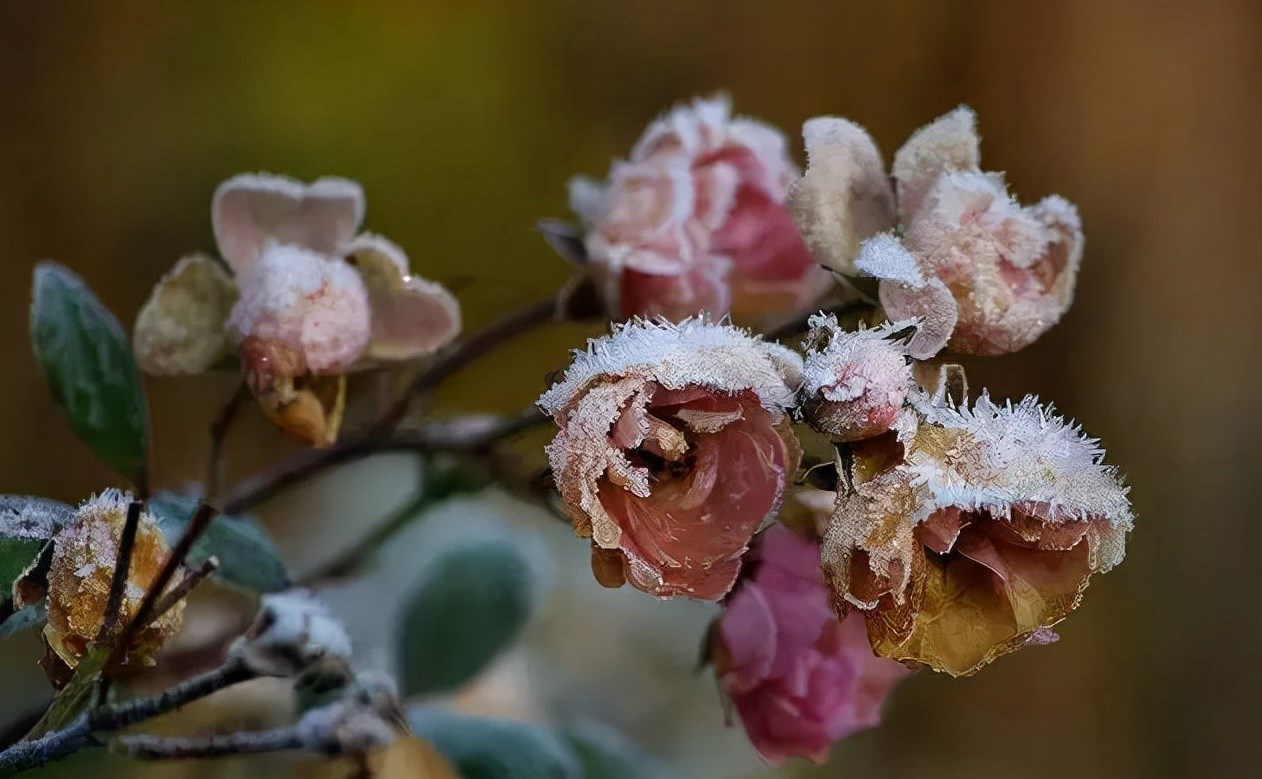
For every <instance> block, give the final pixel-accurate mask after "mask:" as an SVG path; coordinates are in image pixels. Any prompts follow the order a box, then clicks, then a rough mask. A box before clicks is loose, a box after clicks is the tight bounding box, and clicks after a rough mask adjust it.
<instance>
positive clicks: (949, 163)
mask: <svg viewBox="0 0 1262 779" xmlns="http://www.w3.org/2000/svg"><path fill="white" fill-rule="evenodd" d="M980 164H981V139H980V138H979V137H978V135H977V115H976V114H975V113H973V109H971V108H969V107H968V106H963V105H962V106H960V107H958V108H956V109H955V110H953V111H951V112H949V113H947V114H944V115H942V116H940V117H938V118H937V119H935V120H934V121H932V122H930V123H929V124H927V125H925V126H924V127H921V128H920V129H919V130H917V131H916V132H914V133H912V135H911V137H910V138H908V139H907V142H906V143H905V144H903V146H902V148H900V149H899V150H898V152H897V153H896V154H895V155H894V165H893V167H892V169H891V172H892V173H893V176H894V181H895V182H896V183H897V188H898V213H899V217H900V220H901V221H902V222H904V223H907V222H910V221H912V220H913V219H914V218H915V216H916V213H917V212H918V211H919V210H920V205H921V203H922V202H923V201H924V198H925V196H926V195H927V194H928V192H929V189H930V188H931V187H932V186H933V185H934V183H935V182H936V181H937V179H938V176H939V175H941V174H942V173H944V172H947V171H953V170H972V169H975V168H977V167H978V166H979V165H980Z"/></svg>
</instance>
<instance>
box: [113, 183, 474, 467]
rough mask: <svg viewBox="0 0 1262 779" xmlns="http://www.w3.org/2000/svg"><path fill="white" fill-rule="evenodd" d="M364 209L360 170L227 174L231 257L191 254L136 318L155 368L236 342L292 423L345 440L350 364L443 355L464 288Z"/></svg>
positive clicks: (281, 415)
mask: <svg viewBox="0 0 1262 779" xmlns="http://www.w3.org/2000/svg"><path fill="white" fill-rule="evenodd" d="M363 218H364V192H363V189H362V188H361V187H360V186H359V184H357V183H355V182H353V181H348V180H346V179H340V178H322V179H318V180H317V181H315V182H313V183H311V184H303V183H302V182H299V181H294V180H293V179H289V178H286V177H283V176H271V175H266V174H257V175H256V174H247V175H241V176H234V177H233V178H230V179H228V180H227V181H225V182H223V183H222V184H220V185H219V188H218V189H217V190H216V191H215V197H214V202H213V205H212V208H211V222H212V225H213V227H214V232H215V240H216V242H217V243H218V245H219V252H220V254H221V255H222V257H223V263H219V262H217V261H216V260H215V259H213V258H211V257H208V256H206V255H203V254H197V255H192V256H189V257H185V258H184V259H182V260H180V262H179V263H177V264H176V266H175V268H173V269H172V270H171V271H170V272H169V273H167V275H166V276H164V277H163V278H162V280H161V281H160V282H159V283H158V285H157V286H156V287H155V288H154V291H153V295H152V296H151V297H150V299H149V301H148V302H147V303H146V304H145V306H144V308H143V309H142V310H141V312H140V315H139V317H138V318H137V321H136V332H135V338H134V346H135V353H136V357H137V361H138V362H139V363H140V366H141V368H142V369H143V370H145V372H147V373H151V374H155V375H166V376H170V375H190V374H197V373H202V372H204V371H207V370H211V369H213V368H215V367H217V366H219V365H221V364H223V363H225V362H228V361H230V360H231V357H232V355H233V353H234V352H235V355H236V357H237V359H238V361H239V362H240V364H241V367H242V371H243V373H244V374H245V379H246V383H247V384H248V386H249V387H250V389H251V391H252V392H253V393H254V395H255V396H256V397H257V398H258V400H259V404H260V407H261V408H262V409H263V411H264V413H265V414H267V416H268V417H269V418H270V419H271V420H272V421H273V422H274V423H275V424H276V425H277V426H278V427H280V428H281V429H283V430H285V431H286V432H289V433H291V434H294V435H296V436H298V437H301V438H304V439H306V440H308V441H310V442H312V443H315V444H329V443H332V441H333V440H334V439H335V438H336V437H337V431H338V426H339V424H340V420H341V410H342V405H343V399H344V390H345V381H344V379H343V378H342V377H343V376H344V374H346V373H348V372H350V371H353V370H357V369H359V368H362V367H366V366H370V365H376V364H380V363H381V362H385V361H390V360H410V359H415V358H418V357H422V356H425V355H428V354H431V353H433V352H434V351H435V350H437V349H439V348H441V347H442V346H444V345H446V344H447V343H449V342H451V340H452V339H454V338H455V337H456V335H457V334H458V333H459V332H460V306H459V304H458V303H457V302H456V299H455V298H454V297H452V295H451V293H450V292H448V291H447V290H446V289H445V288H443V287H442V286H441V285H439V284H436V283H434V282H431V281H427V280H425V279H423V278H421V277H419V276H414V275H412V274H411V272H410V271H409V269H408V258H407V255H406V254H404V253H403V250H402V249H400V248H399V247H398V246H396V245H394V244H393V243H391V242H390V241H388V240H386V239H385V238H382V237H380V236H377V235H373V234H370V233H362V234H360V233H359V229H360V223H361V222H362V221H363ZM225 266H226V267H225Z"/></svg>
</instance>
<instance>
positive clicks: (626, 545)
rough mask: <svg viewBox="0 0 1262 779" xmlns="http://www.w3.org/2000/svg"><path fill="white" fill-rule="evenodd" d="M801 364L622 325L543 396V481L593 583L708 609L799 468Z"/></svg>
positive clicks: (656, 326) (719, 340) (737, 338)
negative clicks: (552, 486) (586, 542)
mask: <svg viewBox="0 0 1262 779" xmlns="http://www.w3.org/2000/svg"><path fill="white" fill-rule="evenodd" d="M800 375H801V358H799V357H798V356H797V355H796V354H794V353H793V352H791V351H789V350H788V349H785V348H783V347H781V346H778V345H775V344H769V343H764V342H763V341H761V340H759V339H758V338H756V337H753V336H751V335H749V334H748V333H747V332H745V331H743V330H739V329H737V328H734V327H731V326H727V325H721V324H713V323H710V322H709V321H706V320H697V319H689V320H685V321H684V322H681V323H680V324H678V325H672V324H669V323H665V322H645V321H642V320H638V319H637V320H632V321H631V322H629V323H626V324H624V325H618V326H615V328H614V331H613V334H612V335H610V336H606V337H604V338H601V339H598V340H594V341H591V342H589V346H588V350H587V351H586V352H582V353H579V354H578V355H577V356H576V357H575V360H574V362H573V364H571V365H570V367H569V368H568V369H567V370H566V372H565V376H564V378H562V379H561V381H559V382H557V383H556V384H555V385H554V386H553V387H552V388H551V389H550V390H548V391H547V392H545V393H544V394H543V396H542V397H541V398H540V399H539V405H540V407H541V408H543V410H544V411H546V412H547V413H548V414H550V415H552V417H553V418H554V419H555V420H556V423H557V426H558V428H559V432H558V433H557V436H556V438H555V439H553V441H552V443H551V444H549V445H548V450H547V451H548V459H549V462H550V463H551V466H552V474H553V477H554V479H555V480H556V483H557V487H558V488H559V489H560V492H561V496H562V498H563V500H564V503H565V508H566V511H567V512H568V513H569V515H570V518H571V519H572V520H573V522H574V528H575V530H576V531H577V532H578V533H579V535H581V536H584V537H589V536H590V537H591V539H592V544H593V559H592V563H593V570H594V571H595V572H596V574H597V578H598V579H600V581H601V583H603V584H606V585H608V586H618V585H620V584H622V583H623V582H624V581H625V580H630V582H631V583H632V584H633V585H634V586H635V587H637V588H639V589H641V590H644V591H645V592H649V593H652V594H654V595H658V596H660V597H671V596H677V595H684V596H688V597H691V598H697V599H702V600H715V599H718V598H720V597H722V596H723V595H724V594H725V593H727V591H728V590H729V589H730V588H731V586H732V583H733V582H734V581H735V579H736V575H737V572H738V571H739V569H740V557H741V555H742V554H743V553H744V551H745V549H746V546H747V545H748V543H749V539H750V538H751V537H752V536H753V534H754V532H755V531H756V530H757V529H758V528H759V526H761V525H762V523H763V522H764V521H765V520H766V519H767V518H768V517H770V516H771V515H772V514H773V513H774V512H775V510H776V509H777V507H778V506H779V504H780V500H781V497H782V496H783V494H784V490H785V487H786V485H787V483H788V481H789V480H790V479H791V478H792V477H793V474H794V472H795V471H796V469H797V461H798V448H797V441H796V439H795V438H794V436H793V433H792V432H791V430H790V429H789V420H788V417H787V415H786V413H785V410H786V409H787V408H788V407H790V406H792V404H793V398H794V389H795V388H796V385H797V383H798V381H799V378H800Z"/></svg>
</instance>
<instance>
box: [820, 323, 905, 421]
mask: <svg viewBox="0 0 1262 779" xmlns="http://www.w3.org/2000/svg"><path fill="white" fill-rule="evenodd" d="M809 324H810V326H811V330H810V332H809V333H808V334H807V337H806V343H807V344H808V345H810V348H809V350H808V351H807V353H806V362H805V365H804V367H803V369H802V391H801V397H802V411H803V414H804V416H805V417H806V420H807V421H808V422H809V423H810V425H811V426H812V427H814V428H815V429H816V430H818V431H820V432H821V433H824V434H825V435H829V436H832V437H833V438H834V439H836V440H838V441H858V440H861V439H863V438H871V437H872V436H875V435H880V434H881V433H884V432H885V431H886V430H889V429H890V427H891V426H892V425H893V424H894V421H895V420H896V419H897V418H898V415H899V412H900V411H902V408H903V401H904V400H905V399H906V398H907V392H908V389H909V388H910V387H911V384H912V376H911V366H910V365H909V364H908V361H907V356H906V351H905V349H904V347H903V346H902V345H901V344H898V343H895V342H894V341H892V340H890V338H891V336H893V335H895V334H897V333H899V332H901V331H903V330H906V329H908V328H909V327H910V326H912V324H913V323H912V322H910V321H905V322H896V323H886V324H884V325H882V326H881V327H878V328H876V329H873V330H858V331H855V332H849V333H848V332H845V331H843V330H841V329H840V328H839V327H838V326H837V318H836V317H835V316H832V315H824V314H816V315H815V316H813V317H811V319H810V320H809Z"/></svg>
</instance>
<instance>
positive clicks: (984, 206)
mask: <svg viewBox="0 0 1262 779" xmlns="http://www.w3.org/2000/svg"><path fill="white" fill-rule="evenodd" d="M978 149H979V141H978V138H977V132H976V117H975V116H974V114H973V112H972V111H971V110H970V109H968V108H965V107H961V108H958V109H956V110H955V111H952V112H951V113H949V114H947V115H946V116H944V117H942V118H940V119H938V120H937V121H935V122H933V123H931V124H929V125H928V126H926V127H924V128H921V129H920V130H918V131H917V132H916V133H914V134H913V135H912V137H911V138H910V139H909V140H908V141H907V143H906V144H905V145H904V146H903V148H902V149H900V150H899V152H898V154H897V155H896V156H895V158H894V167H893V173H894V178H895V181H896V182H897V191H898V211H899V218H900V221H901V222H902V225H903V236H902V238H901V240H899V239H896V238H894V237H892V236H888V235H885V236H878V238H874V239H871V240H869V241H867V242H865V243H864V244H863V245H862V247H861V248H860V251H859V256H858V258H857V259H856V261H855V266H856V268H857V269H859V270H861V271H864V272H866V273H868V274H870V275H873V276H876V277H877V278H879V279H881V286H880V297H881V304H882V305H883V306H884V308H885V310H886V313H887V314H888V316H889V317H890V318H891V319H900V318H905V317H919V318H921V319H922V320H924V322H925V325H926V326H925V329H924V333H923V334H922V336H921V338H920V342H919V343H917V344H916V345H915V346H916V349H915V351H914V356H917V357H927V356H930V355H931V354H932V353H933V352H936V351H937V350H938V349H940V348H942V347H943V346H949V347H950V348H951V349H953V350H955V351H957V352H960V353H963V354H986V355H993V354H1004V353H1007V352H1014V351H1017V350H1019V349H1022V348H1024V347H1026V346H1028V345H1030V344H1031V343H1033V342H1034V341H1035V340H1036V339H1037V338H1038V337H1039V336H1040V335H1042V334H1043V333H1045V332H1047V330H1048V329H1049V328H1051V327H1052V325H1054V324H1056V322H1057V321H1059V320H1060V317H1061V315H1062V314H1064V312H1065V311H1066V310H1067V309H1068V308H1069V305H1070V303H1071V302H1072V301H1073V294H1074V282H1075V279H1076V278H1077V274H1078V266H1079V264H1080V263H1081V261H1082V247H1083V235H1082V222H1081V220H1080V219H1079V217H1078V211H1077V209H1075V208H1074V206H1073V205H1072V204H1070V203H1069V202H1068V201H1066V200H1064V199H1063V198H1060V197H1057V196H1051V197H1048V198H1045V199H1043V200H1042V201H1040V202H1039V203H1037V204H1035V205H1033V206H1028V207H1022V206H1021V205H1020V204H1018V203H1017V201H1016V200H1014V199H1013V197H1012V196H1011V195H1010V194H1008V190H1007V186H1006V185H1005V184H1004V181H1003V178H1002V176H1000V175H999V174H994V173H983V172H982V171H981V169H980V167H979V165H980V153H979V151H978ZM890 243H893V244H898V246H899V247H900V248H901V250H902V252H904V253H905V256H903V257H900V256H898V254H897V253H896V252H894V251H893V250H892V249H891V247H890V246H888V245H887V244H890ZM930 334H934V335H935V337H933V338H930V337H929V336H930Z"/></svg>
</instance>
